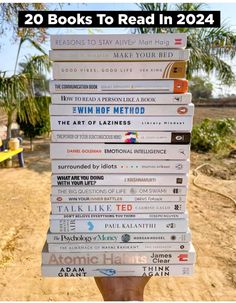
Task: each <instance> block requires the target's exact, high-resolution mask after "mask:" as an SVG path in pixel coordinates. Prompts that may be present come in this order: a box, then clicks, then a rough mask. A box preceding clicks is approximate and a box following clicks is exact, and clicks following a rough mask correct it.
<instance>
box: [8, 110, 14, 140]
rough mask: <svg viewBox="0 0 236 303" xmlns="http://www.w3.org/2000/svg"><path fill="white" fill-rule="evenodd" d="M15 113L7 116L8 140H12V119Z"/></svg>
mask: <svg viewBox="0 0 236 303" xmlns="http://www.w3.org/2000/svg"><path fill="white" fill-rule="evenodd" d="M12 116H13V113H12V112H9V113H8V114H7V140H9V139H11V125H12V120H13V118H12Z"/></svg>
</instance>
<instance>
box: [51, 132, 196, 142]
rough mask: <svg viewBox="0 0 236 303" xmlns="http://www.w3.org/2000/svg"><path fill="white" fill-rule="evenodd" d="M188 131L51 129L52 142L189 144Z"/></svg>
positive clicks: (189, 135)
mask: <svg viewBox="0 0 236 303" xmlns="http://www.w3.org/2000/svg"><path fill="white" fill-rule="evenodd" d="M190 137H191V134H190V133H177V132H176V133H175V132H158V131H155V132H154V131H152V132H148V131H146V132H145V131H140V132H138V131H132V132H131V131H127V132H122V131H120V132H119V131H112V132H102V131H84V132H82V131H52V138H51V139H52V142H57V143H61V142H64V143H65V142H72V143H73V142H74V143H75V142H76V143H162V144H163V143H169V144H189V143H190Z"/></svg>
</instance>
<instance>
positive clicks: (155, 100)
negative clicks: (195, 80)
mask: <svg viewBox="0 0 236 303" xmlns="http://www.w3.org/2000/svg"><path fill="white" fill-rule="evenodd" d="M51 98H52V104H67V105H69V104H95V105H96V104H110V105H111V104H115V105H122V104H141V105H161V104H168V105H169V104H172V105H184V104H189V103H191V101H192V95H191V93H186V94H149V93H148V94H147V93H146V94H127V93H126V94H52V95H51Z"/></svg>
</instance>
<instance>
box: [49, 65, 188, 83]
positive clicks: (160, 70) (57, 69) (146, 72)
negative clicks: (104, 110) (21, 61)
mask: <svg viewBox="0 0 236 303" xmlns="http://www.w3.org/2000/svg"><path fill="white" fill-rule="evenodd" d="M186 66H187V62H186V61H162V62H155V61H154V62H149V61H146V62H54V63H53V78H54V79H55V80H56V79H58V80H91V79H92V80H119V79H122V80H133V79H136V80H141V79H144V80H145V79H149V80H151V79H181V78H185V77H186Z"/></svg>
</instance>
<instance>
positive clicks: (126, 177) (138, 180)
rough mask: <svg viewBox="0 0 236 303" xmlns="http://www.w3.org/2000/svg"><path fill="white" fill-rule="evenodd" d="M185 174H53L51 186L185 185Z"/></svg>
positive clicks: (186, 176)
mask: <svg viewBox="0 0 236 303" xmlns="http://www.w3.org/2000/svg"><path fill="white" fill-rule="evenodd" d="M187 182H188V175H186V174H171V175H170V174H138V175H135V174H116V175H110V174H93V175H91V174H53V175H52V186H89V187H90V186H95V185H96V186H104V185H105V186H110V185H112V186H135V185H136V186H161V185H165V186H166V185H167V184H168V186H173V185H181V186H186V185H187Z"/></svg>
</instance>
